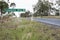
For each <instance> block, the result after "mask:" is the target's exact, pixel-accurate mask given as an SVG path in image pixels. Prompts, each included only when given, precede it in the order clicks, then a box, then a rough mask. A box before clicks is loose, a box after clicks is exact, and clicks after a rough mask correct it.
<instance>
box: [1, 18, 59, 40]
mask: <svg viewBox="0 0 60 40" xmlns="http://www.w3.org/2000/svg"><path fill="white" fill-rule="evenodd" d="M0 40H60V28H52V27H51V26H47V25H45V24H42V23H39V22H34V21H30V20H26V19H22V18H21V19H18V18H13V19H11V20H9V21H7V22H4V23H0Z"/></svg>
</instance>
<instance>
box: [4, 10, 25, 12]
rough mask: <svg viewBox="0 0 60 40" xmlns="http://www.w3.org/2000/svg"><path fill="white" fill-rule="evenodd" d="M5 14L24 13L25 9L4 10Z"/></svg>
mask: <svg viewBox="0 0 60 40" xmlns="http://www.w3.org/2000/svg"><path fill="white" fill-rule="evenodd" d="M4 11H6V12H25V11H26V10H25V9H5V10H4Z"/></svg>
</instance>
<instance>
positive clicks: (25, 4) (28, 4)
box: [5, 0, 56, 15]
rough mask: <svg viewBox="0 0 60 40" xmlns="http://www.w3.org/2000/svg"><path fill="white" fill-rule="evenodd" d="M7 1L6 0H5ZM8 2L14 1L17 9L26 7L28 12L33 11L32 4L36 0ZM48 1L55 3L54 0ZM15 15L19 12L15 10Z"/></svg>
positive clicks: (36, 0)
mask: <svg viewBox="0 0 60 40" xmlns="http://www.w3.org/2000/svg"><path fill="white" fill-rule="evenodd" d="M5 1H7V0H5ZM9 1H10V3H13V2H14V3H15V4H16V7H15V8H17V9H20V8H22V9H26V10H29V11H30V12H32V13H33V5H35V4H36V3H37V2H38V0H9ZM49 1H50V2H53V3H55V2H56V0H49ZM16 15H19V13H17V12H16Z"/></svg>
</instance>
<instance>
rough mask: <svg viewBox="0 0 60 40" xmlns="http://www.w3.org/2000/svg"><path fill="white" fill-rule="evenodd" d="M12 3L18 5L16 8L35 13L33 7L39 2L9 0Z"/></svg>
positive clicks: (33, 0) (36, 0)
mask: <svg viewBox="0 0 60 40" xmlns="http://www.w3.org/2000/svg"><path fill="white" fill-rule="evenodd" d="M9 1H10V3H12V2H14V3H15V4H16V7H15V8H23V9H26V10H30V11H31V12H33V5H35V4H36V3H37V2H38V0H9Z"/></svg>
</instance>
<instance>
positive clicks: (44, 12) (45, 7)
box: [39, 1, 51, 16]
mask: <svg viewBox="0 0 60 40" xmlns="http://www.w3.org/2000/svg"><path fill="white" fill-rule="evenodd" d="M50 8H51V6H50V4H49V2H47V1H45V3H44V2H41V5H40V9H39V13H41V15H43V16H44V15H45V16H47V15H48V12H49V9H50Z"/></svg>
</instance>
